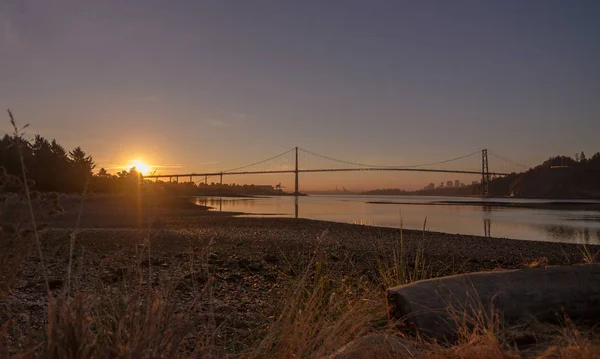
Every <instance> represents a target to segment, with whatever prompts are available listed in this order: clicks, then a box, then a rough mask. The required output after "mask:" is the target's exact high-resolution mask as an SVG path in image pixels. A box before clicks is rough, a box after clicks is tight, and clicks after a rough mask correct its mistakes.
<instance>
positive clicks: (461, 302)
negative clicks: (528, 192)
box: [387, 264, 600, 340]
mask: <svg viewBox="0 0 600 359" xmlns="http://www.w3.org/2000/svg"><path fill="white" fill-rule="evenodd" d="M387 296H388V303H389V309H390V315H391V316H393V317H396V318H402V319H403V320H406V321H408V322H409V323H410V324H412V325H413V327H414V328H415V329H417V330H418V331H419V333H420V334H421V335H423V336H425V337H429V338H433V339H438V340H453V339H454V338H455V336H456V332H457V329H458V328H459V327H460V321H461V320H463V319H462V318H463V317H464V316H466V317H479V316H481V315H482V314H481V313H483V316H484V317H485V318H493V317H494V316H495V315H500V317H501V318H503V321H504V322H505V323H511V322H519V321H522V320H523V319H526V318H536V319H537V320H538V321H546V320H547V321H554V320H556V318H557V313H560V316H562V315H566V316H567V317H569V318H571V319H574V320H580V319H584V318H585V319H592V318H593V319H595V320H599V319H600V264H585V265H572V266H550V267H544V268H524V269H515V270H503V271H494V272H477V273H468V274H460V275H454V276H448V277H440V278H433V279H428V280H423V281H418V282H413V283H410V284H406V285H402V286H398V287H394V288H390V289H388V291H387ZM457 313H459V318H457ZM457 319H458V323H457Z"/></svg>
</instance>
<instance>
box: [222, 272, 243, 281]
mask: <svg viewBox="0 0 600 359" xmlns="http://www.w3.org/2000/svg"><path fill="white" fill-rule="evenodd" d="M242 279H244V278H243V277H242V276H241V275H239V274H231V275H229V276H228V277H227V278H226V279H225V280H226V281H227V282H229V283H239V282H241V281H242Z"/></svg>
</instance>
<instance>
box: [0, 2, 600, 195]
mask: <svg viewBox="0 0 600 359" xmlns="http://www.w3.org/2000/svg"><path fill="white" fill-rule="evenodd" d="M598 18H600V3H599V2H597V1H578V2H575V3H571V2H564V1H541V0H540V1H527V2H522V1H502V2H480V1H452V2H446V1H431V2H420V1H403V2H385V1H372V2H364V1H328V2H317V1H307V2H271V1H253V2H232V1H206V2H182V1H173V2H164V1H158V0H148V1H144V2H138V1H129V0H124V1H117V0H109V1H102V2H98V1H92V0H82V1H76V0H55V1H36V0H6V1H3V2H2V3H1V4H0V77H1V78H2V83H3V86H0V106H1V107H2V108H4V109H6V108H10V109H11V110H13V112H14V114H15V116H16V118H17V120H18V121H20V122H22V123H30V124H31V127H30V128H29V129H28V135H29V136H33V135H34V134H41V135H43V136H45V137H47V138H50V139H52V138H56V139H57V140H58V141H59V142H60V143H62V144H64V145H65V146H66V147H68V148H74V147H76V146H81V147H82V148H83V149H84V150H85V151H86V152H87V153H89V154H91V155H92V156H93V157H94V159H95V161H96V162H97V164H98V167H102V166H103V167H106V168H116V167H122V166H125V167H126V166H128V164H129V163H132V161H143V162H145V163H146V164H150V165H154V166H157V165H159V166H169V167H168V169H169V171H177V172H191V171H197V172H199V171H215V170H222V169H226V168H231V167H236V166H239V165H245V164H248V163H251V162H253V161H256V160H261V159H264V158H267V157H269V156H272V155H273V154H276V153H279V152H281V151H284V150H287V149H289V148H290V147H292V146H302V147H305V148H308V149H311V150H313V151H315V152H318V153H323V154H327V155H329V156H332V157H335V158H340V159H347V160H353V161H356V162H361V163H372V164H380V165H397V164H407V165H409V164H415V163H424V162H432V161H437V160H443V159H446V158H451V157H454V156H460V155H463V154H466V153H471V152H473V151H477V150H480V149H482V148H488V149H490V150H493V151H495V152H497V153H500V154H502V155H504V156H507V157H509V158H511V159H514V160H516V161H518V162H521V163H525V164H528V165H536V164H539V163H540V162H542V161H544V160H545V159H547V158H548V157H550V156H555V155H559V154H562V155H568V156H574V154H575V153H579V152H581V151H582V150H583V151H585V152H586V153H587V154H590V155H591V154H593V153H594V152H597V151H599V150H600V147H599V146H598V138H597V137H598V133H600V101H598V94H600V69H599V68H598V64H599V63H600V45H599V42H598V41H597V35H598V34H599V33H600V22H598V21H597V19H598ZM9 130H10V129H9V126H8V118H7V117H0V131H2V132H8V131H9ZM465 165H469V166H471V165H472V166H473V167H476V166H477V165H478V163H477V161H476V160H474V161H473V163H472V164H465ZM494 165H495V164H494V163H490V166H494ZM162 168H167V167H162ZM112 171H113V172H115V171H116V170H112ZM456 179H458V180H460V181H462V182H464V183H471V181H472V180H477V178H475V177H473V176H459V177H457V178H456ZM445 180H447V179H446V178H444V176H441V175H440V176H438V175H423V174H404V173H403V174H397V173H396V174H389V173H370V174H366V173H356V174H351V175H339V174H314V175H304V176H302V185H303V186H304V188H306V189H329V188H332V187H335V185H336V184H338V185H340V186H345V187H347V188H358V189H372V188H386V187H388V188H389V187H398V188H400V187H402V186H404V187H405V188H407V189H419V188H422V187H423V186H424V185H426V184H427V183H430V182H432V183H439V182H441V181H445ZM452 180H453V181H454V180H455V178H453V179H452ZM227 181H231V182H236V183H257V184H276V183H279V182H282V183H283V184H284V186H287V187H290V186H293V176H291V175H290V176H288V175H283V176H258V177H239V178H233V177H232V178H228V179H227Z"/></svg>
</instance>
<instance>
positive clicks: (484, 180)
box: [481, 149, 490, 197]
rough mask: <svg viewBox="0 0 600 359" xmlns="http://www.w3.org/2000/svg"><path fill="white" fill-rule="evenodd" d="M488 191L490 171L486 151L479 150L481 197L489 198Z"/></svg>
mask: <svg viewBox="0 0 600 359" xmlns="http://www.w3.org/2000/svg"><path fill="white" fill-rule="evenodd" d="M489 191H490V169H489V166H488V153H487V149H483V150H481V197H487V196H489V194H490V193H489Z"/></svg>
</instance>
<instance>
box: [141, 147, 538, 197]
mask: <svg viewBox="0 0 600 359" xmlns="http://www.w3.org/2000/svg"><path fill="white" fill-rule="evenodd" d="M488 153H489V154H490V156H493V157H495V158H497V159H501V160H502V161H504V162H505V163H510V164H512V165H513V166H515V165H516V166H518V167H520V168H521V169H523V168H525V169H527V168H529V167H528V166H525V165H521V164H519V163H518V162H515V161H513V160H511V159H509V158H506V157H503V156H500V155H496V154H494V153H492V152H488V150H487V149H483V150H480V151H476V152H473V153H470V154H467V155H464V156H459V157H454V158H451V159H447V160H443V161H437V162H432V163H423V164H418V165H409V166H381V165H370V164H364V163H357V162H351V161H344V160H339V159H335V158H331V157H328V156H324V155H320V154H318V153H315V152H311V151H309V150H306V149H303V148H300V147H294V148H292V149H290V150H288V151H285V152H283V153H280V154H278V155H276V156H273V157H269V158H267V159H264V160H262V161H258V162H254V163H251V164H248V165H245V166H241V167H236V168H232V169H228V170H224V171H219V172H215V171H210V172H198V173H178V174H150V175H146V176H144V178H145V179H155V180H159V179H166V178H168V179H169V182H173V179H175V181H176V182H179V178H180V177H181V178H186V179H189V181H190V182H193V179H194V178H198V177H199V178H203V179H204V182H205V183H208V178H211V177H219V183H220V184H223V176H236V175H238V176H239V175H259V174H283V173H293V174H294V175H295V186H294V194H295V195H299V194H300V191H299V175H300V174H301V173H323V172H365V171H392V172H431V173H454V174H470V175H480V176H481V194H482V195H483V196H487V195H488V191H489V182H490V180H491V177H501V176H507V175H509V174H510V173H511V172H514V171H506V170H505V171H492V172H490V170H489V162H488ZM300 155H303V156H305V161H302V162H300V161H299V156H300ZM289 156H293V157H292V159H290V158H289ZM473 156H481V162H480V167H479V165H478V168H476V169H473V168H470V169H454V168H441V167H442V165H445V164H448V163H452V162H456V161H459V160H463V159H468V158H471V157H473ZM281 159H283V162H284V165H281V164H277V161H278V160H281ZM314 159H317V160H318V161H317V163H315V161H314ZM319 160H320V161H319ZM324 162H325V163H324ZM273 163H275V165H272V164H273ZM301 163H306V164H305V167H302V166H300V164H301ZM267 164H268V165H271V166H270V167H269V166H267V167H266V168H257V167H258V166H260V165H263V166H264V165H267ZM432 166H437V167H433V168H431V167H432ZM273 167H274V168H273Z"/></svg>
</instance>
